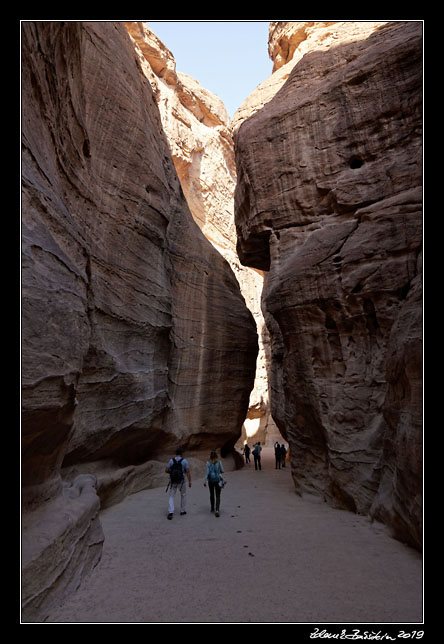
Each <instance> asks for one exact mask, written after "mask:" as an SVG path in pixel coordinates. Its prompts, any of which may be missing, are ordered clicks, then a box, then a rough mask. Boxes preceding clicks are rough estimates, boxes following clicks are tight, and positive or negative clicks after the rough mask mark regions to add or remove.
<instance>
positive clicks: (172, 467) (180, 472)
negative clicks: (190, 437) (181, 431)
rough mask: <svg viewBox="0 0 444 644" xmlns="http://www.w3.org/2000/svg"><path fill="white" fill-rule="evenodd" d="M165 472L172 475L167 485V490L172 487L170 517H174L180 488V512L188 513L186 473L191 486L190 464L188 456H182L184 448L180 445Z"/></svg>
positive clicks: (169, 498)
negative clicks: (175, 499)
mask: <svg viewBox="0 0 444 644" xmlns="http://www.w3.org/2000/svg"><path fill="white" fill-rule="evenodd" d="M165 472H167V473H168V474H169V475H170V482H169V483H168V487H167V490H168V488H169V489H170V494H169V497H168V519H172V518H173V514H174V497H175V495H176V492H177V490H180V514H186V513H187V511H186V505H187V486H186V483H185V475H186V476H187V478H188V486H189V487H191V472H190V466H189V465H188V461H187V460H186V458H182V450H181V448H180V447H178V448H177V449H176V456H175V457H174V458H171V459H170V460H169V462H168V465H167V467H166V470H165Z"/></svg>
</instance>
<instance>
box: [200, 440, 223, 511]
mask: <svg viewBox="0 0 444 644" xmlns="http://www.w3.org/2000/svg"><path fill="white" fill-rule="evenodd" d="M223 472H224V468H223V465H222V463H221V461H220V460H219V459H218V457H217V453H216V452H215V451H212V452H211V454H210V460H209V461H207V471H206V473H205V478H204V482H203V484H204V486H205V487H206V485H207V481H208V488H209V490H210V505H211V512H214V509H215V508H214V500H215V499H214V497H215V496H216V512H215V516H216V517H218V516H219V508H220V492H221V489H222V488H223V487H224V485H225V481H224V479H223V478H222V476H221V474H223Z"/></svg>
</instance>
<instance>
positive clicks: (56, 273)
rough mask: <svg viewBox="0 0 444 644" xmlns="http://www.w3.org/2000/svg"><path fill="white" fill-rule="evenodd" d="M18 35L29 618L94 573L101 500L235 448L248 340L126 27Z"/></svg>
mask: <svg viewBox="0 0 444 644" xmlns="http://www.w3.org/2000/svg"><path fill="white" fill-rule="evenodd" d="M22 28H23V31H22V135H23V161H22V177H23V197H22V231H23V244H22V246H23V268H22V363H23V368H22V383H23V392H22V409H23V411H22V431H23V436H22V483H23V505H22V507H23V518H22V528H23V551H22V565H23V576H22V581H23V595H22V599H23V604H24V616H25V617H26V618H27V619H30V620H32V619H37V620H39V619H42V618H43V617H44V615H45V611H47V610H48V608H49V607H50V606H51V604H52V603H53V602H54V601H57V600H59V599H60V598H62V597H63V596H64V594H66V593H67V592H70V590H72V589H73V588H75V587H76V586H77V585H78V584H79V582H80V579H81V577H82V575H83V574H85V573H87V572H88V571H89V570H90V569H91V567H92V566H94V564H95V563H97V560H98V558H99V557H100V552H101V544H102V542H103V534H102V532H101V528H100V523H99V519H98V511H99V508H100V503H101V502H102V504H103V503H106V502H107V501H109V502H110V497H112V495H113V494H114V495H115V496H114V498H121V496H122V494H125V493H126V492H127V491H128V490H131V489H134V485H136V487H137V483H136V484H134V478H137V476H138V475H140V477H142V479H143V481H142V482H140V483H139V484H140V485H141V486H147V485H149V484H150V477H151V476H155V474H156V472H157V473H158V472H159V467H161V468H162V469H163V467H164V465H163V463H162V465H161V462H163V459H164V458H165V457H166V456H167V455H168V456H169V455H170V454H171V450H173V449H174V448H175V447H176V446H177V445H179V444H180V445H182V446H183V447H185V448H186V449H188V452H189V453H191V454H198V453H199V451H200V450H205V451H207V450H208V449H210V448H212V447H222V446H224V447H226V448H227V449H229V448H231V447H232V446H233V445H234V443H235V442H236V440H237V438H238V436H239V435H240V431H241V427H242V422H243V420H244V418H245V415H246V413H247V409H248V401H249V394H250V391H251V389H252V386H253V382H254V376H255V361H256V354H257V334H256V326H255V323H254V320H253V317H252V315H251V313H250V312H249V311H248V309H247V307H246V305H245V301H244V298H243V296H242V295H241V292H240V290H239V286H238V283H237V281H236V279H235V276H234V274H233V272H232V270H231V269H230V266H229V264H228V263H227V262H226V261H225V260H224V259H223V258H222V256H221V255H220V254H219V253H218V252H217V251H216V250H215V249H214V248H213V246H212V245H211V244H210V242H209V241H208V240H207V239H206V238H205V237H204V235H203V234H202V232H201V231H200V229H199V227H198V226H197V225H196V223H195V222H194V220H193V218H192V216H191V213H190V211H189V208H188V206H187V203H186V200H185V198H184V196H183V193H182V189H181V186H180V182H179V179H178V176H177V173H176V171H175V168H174V165H173V162H172V159H171V154H170V150H169V146H168V143H167V140H166V138H165V135H164V133H163V129H162V122H161V118H160V115H159V111H158V107H157V105H156V102H155V100H154V97H153V92H152V89H151V86H150V84H149V82H148V81H147V79H146V76H145V74H144V72H143V70H142V68H141V66H140V61H139V58H138V56H137V55H136V52H135V50H134V44H133V42H132V41H131V39H130V37H129V35H128V32H127V30H126V27H125V25H124V24H123V23H100V22H94V23H86V22H71V23H63V22H47V23H44V22H40V23H38V22H25V23H22ZM144 477H145V478H144ZM116 490H117V492H116ZM116 495H117V496H116Z"/></svg>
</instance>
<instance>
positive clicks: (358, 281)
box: [235, 22, 422, 547]
mask: <svg viewBox="0 0 444 644" xmlns="http://www.w3.org/2000/svg"><path fill="white" fill-rule="evenodd" d="M292 24H293V35H294V38H293V37H292ZM279 29H280V33H277V32H279ZM319 29H320V31H321V32H322V33H321V35H322V36H323V37H322V38H321V39H319V38H318V39H316V23H315V24H314V25H313V23H281V26H280V27H278V26H276V25H275V23H272V24H271V28H270V35H271V37H270V48H271V50H272V51H277V52H278V56H277V64H276V72H275V73H276V74H279V73H280V72H282V70H283V69H284V68H285V67H286V66H289V65H292V68H291V71H290V73H289V75H288V78H287V80H286V81H285V82H284V83H282V84H280V89H279V90H278V91H277V93H275V94H274V96H273V97H271V98H269V99H268V100H267V101H266V102H264V101H263V100H259V99H261V96H260V95H258V94H257V93H256V96H255V97H252V98H251V100H250V113H251V114H252V115H251V116H250V118H245V116H246V113H245V111H244V112H243V113H241V112H240V113H239V114H238V122H237V126H236V135H235V149H236V164H237V173H238V181H237V187H236V194H235V217H236V228H237V235H238V252H239V257H240V259H241V261H242V263H243V264H245V265H248V266H253V267H255V268H257V269H260V270H263V271H266V272H267V275H266V280H265V287H264V294H263V308H264V310H265V319H266V323H267V326H268V329H269V332H270V334H271V341H272V383H271V388H272V392H271V401H272V414H273V417H274V419H275V421H276V423H277V424H278V426H279V428H280V429H281V431H282V433H283V434H284V435H286V436H287V437H288V440H289V442H290V447H291V463H292V473H293V479H294V482H295V485H296V488H297V490H299V491H304V490H311V491H316V492H317V493H319V494H321V495H323V496H324V497H325V499H327V500H329V501H330V502H331V503H333V504H335V505H338V506H340V507H345V508H348V509H350V510H352V511H356V512H359V513H364V514H367V513H368V514H370V515H371V516H372V517H374V518H376V519H379V520H382V521H384V522H385V523H387V524H388V525H389V526H390V527H391V529H392V531H393V534H394V535H395V536H396V537H397V538H399V539H402V540H404V541H406V542H408V543H409V544H411V545H413V546H415V547H420V543H421V534H422V527H421V518H422V509H421V498H422V490H421V487H422V465H421V463H422V402H421V395H422V385H421V373H422V367H421V357H422V340H421V338H422V310H421V291H422V283H421V245H422V214H421V211H422V192H421V187H422V176H421V162H422V132H421V124H422V96H421V90H422V60H421V58H422V27H421V23H418V22H395V23H383V24H379V25H375V24H374V23H373V24H367V23H335V24H333V25H326V24H325V23H320V25H319ZM307 33H308V34H309V35H310V37H311V38H312V39H313V41H316V42H317V45H316V46H313V48H310V47H308V44H309V43H306V42H305V37H304V34H307ZM327 34H330V35H331V36H332V37H331V38H330V42H329V44H328V46H325V47H323V46H321V45H320V44H319V41H320V42H321V43H322V42H324V43H325V42H326V38H327ZM333 36H334V38H333ZM301 48H302V49H301ZM286 56H289V57H290V59H289V60H287V58H286ZM263 85H264V86H268V87H272V86H273V81H272V80H269V81H268V82H267V83H264V84H263ZM258 101H259V103H258ZM243 109H244V110H245V109H246V108H245V104H244V108H243ZM247 115H248V114H247Z"/></svg>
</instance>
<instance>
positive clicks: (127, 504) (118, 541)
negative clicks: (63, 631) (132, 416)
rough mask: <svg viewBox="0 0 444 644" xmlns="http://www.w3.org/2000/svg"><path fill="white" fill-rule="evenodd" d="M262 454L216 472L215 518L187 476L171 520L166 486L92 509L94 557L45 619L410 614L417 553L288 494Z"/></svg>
mask: <svg viewBox="0 0 444 644" xmlns="http://www.w3.org/2000/svg"><path fill="white" fill-rule="evenodd" d="M262 460H263V464H262V470H261V471H255V469H254V465H253V462H252V463H251V464H250V465H247V466H245V467H244V468H243V469H241V470H238V471H232V472H228V473H227V475H226V479H227V485H226V487H225V488H224V490H223V491H222V500H221V513H220V517H219V518H217V517H215V515H214V514H211V512H210V506H209V492H208V488H205V487H204V486H203V484H202V479H201V478H196V477H194V480H193V482H192V487H191V489H188V506H187V514H186V515H184V516H179V514H178V513H177V514H175V515H174V518H173V520H172V521H168V520H167V518H166V517H167V497H168V495H167V494H165V488H155V489H151V490H145V491H142V492H139V493H137V494H133V495H132V496H129V497H127V498H126V499H125V500H124V501H122V502H121V503H119V504H117V505H115V506H112V507H110V508H107V509H105V510H103V512H102V516H101V520H102V525H103V530H104V534H105V542H104V549H103V555H102V559H101V561H100V563H99V564H98V565H97V567H96V568H95V569H94V570H93V571H92V573H91V574H90V575H89V577H88V578H87V579H86V580H85V581H84V583H83V584H82V585H81V587H80V588H79V589H78V590H77V592H76V593H75V594H74V595H72V596H71V597H70V598H69V599H68V600H67V601H66V602H65V603H64V605H63V606H61V607H59V608H57V609H56V610H54V611H53V612H52V614H51V615H50V617H49V618H48V619H47V620H46V622H49V623H51V622H52V623H212V622H213V623H215V622H217V623H309V624H315V625H319V624H322V623H324V624H332V623H339V624H363V623H374V624H383V623H391V624H393V623H399V624H403V625H405V624H408V623H415V622H421V621H422V561H421V556H420V554H419V553H418V552H416V551H415V550H412V549H411V548H408V547H407V546H405V545H404V544H402V543H400V542H398V541H396V540H394V539H392V538H391V537H390V536H389V535H388V534H387V532H386V529H385V528H384V527H383V526H382V525H380V524H378V523H371V522H370V521H369V520H368V519H367V518H365V517H361V516H357V515H355V514H352V513H349V512H346V511H342V510H337V509H333V508H331V507H328V506H327V505H326V504H325V503H323V502H322V501H321V500H320V499H318V498H315V497H308V496H304V497H299V496H298V495H296V494H295V492H294V487H293V484H292V480H291V475H290V468H289V467H288V466H287V467H286V468H283V469H280V470H279V469H278V470H276V469H275V467H274V458H273V454H272V450H271V449H265V450H264V456H263V459H262ZM166 484H167V480H166V481H165V486H166ZM178 501H179V495H177V501H176V505H177V503H178Z"/></svg>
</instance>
